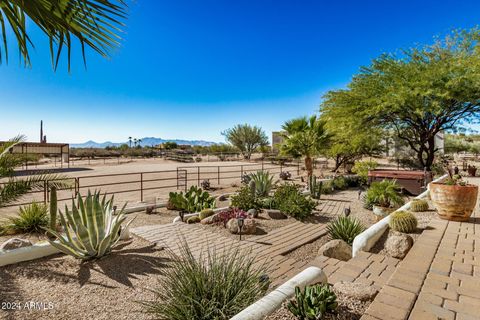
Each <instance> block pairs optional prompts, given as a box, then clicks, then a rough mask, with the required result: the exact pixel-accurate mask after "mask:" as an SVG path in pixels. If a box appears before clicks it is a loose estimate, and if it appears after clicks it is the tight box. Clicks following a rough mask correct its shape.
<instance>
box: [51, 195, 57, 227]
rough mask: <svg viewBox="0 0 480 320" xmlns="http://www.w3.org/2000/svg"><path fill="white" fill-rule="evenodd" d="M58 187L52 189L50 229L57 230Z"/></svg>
mask: <svg viewBox="0 0 480 320" xmlns="http://www.w3.org/2000/svg"><path fill="white" fill-rule="evenodd" d="M57 212H58V208H57V187H55V186H53V187H52V188H51V189H50V229H52V230H56V229H57Z"/></svg>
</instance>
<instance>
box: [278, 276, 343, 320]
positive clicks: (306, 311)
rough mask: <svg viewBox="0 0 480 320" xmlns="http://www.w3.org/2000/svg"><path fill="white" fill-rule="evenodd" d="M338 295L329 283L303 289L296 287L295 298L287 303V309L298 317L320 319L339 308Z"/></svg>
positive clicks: (310, 319)
mask: <svg viewBox="0 0 480 320" xmlns="http://www.w3.org/2000/svg"><path fill="white" fill-rule="evenodd" d="M337 306H338V303H337V296H336V295H335V293H334V292H333V290H332V289H331V288H330V286H329V285H328V284H316V285H311V286H310V285H309V286H306V287H305V288H304V289H303V290H301V289H300V288H299V287H296V288H295V299H293V300H291V301H289V302H288V304H287V309H288V310H289V311H290V312H291V313H292V314H293V315H294V316H295V317H297V319H300V320H304V319H308V320H318V319H322V318H323V317H324V316H325V314H326V313H330V312H334V311H335V309H336V308H337Z"/></svg>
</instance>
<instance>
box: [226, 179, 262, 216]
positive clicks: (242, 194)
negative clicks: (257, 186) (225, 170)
mask: <svg viewBox="0 0 480 320" xmlns="http://www.w3.org/2000/svg"><path fill="white" fill-rule="evenodd" d="M232 206H233V207H237V208H240V209H242V210H245V211H248V210H250V209H260V203H259V202H258V201H257V197H256V196H255V194H254V193H253V192H252V190H251V189H250V186H249V185H244V186H242V187H241V188H240V190H239V191H238V193H237V194H235V195H233V196H232Z"/></svg>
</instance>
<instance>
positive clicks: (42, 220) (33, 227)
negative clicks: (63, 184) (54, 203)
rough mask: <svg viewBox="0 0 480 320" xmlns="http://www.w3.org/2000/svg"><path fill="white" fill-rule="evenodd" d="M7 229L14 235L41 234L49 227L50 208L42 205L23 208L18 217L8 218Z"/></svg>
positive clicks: (34, 204)
mask: <svg viewBox="0 0 480 320" xmlns="http://www.w3.org/2000/svg"><path fill="white" fill-rule="evenodd" d="M8 221H9V223H8V224H7V225H6V226H5V229H6V230H8V231H9V232H13V233H29V232H41V231H43V230H42V228H44V227H46V226H48V222H49V219H48V208H47V206H45V205H44V204H41V203H36V202H34V203H32V204H30V205H28V206H24V207H21V208H20V210H19V213H18V216H17V217H10V218H8Z"/></svg>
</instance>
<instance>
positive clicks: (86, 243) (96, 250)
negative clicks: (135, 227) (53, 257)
mask: <svg viewBox="0 0 480 320" xmlns="http://www.w3.org/2000/svg"><path fill="white" fill-rule="evenodd" d="M124 209H125V206H124V207H123V208H122V209H121V210H120V211H119V212H117V213H115V212H114V210H113V197H112V198H111V199H110V200H108V201H107V200H106V196H105V195H104V196H103V197H102V199H100V192H95V193H94V194H92V193H91V192H90V191H88V194H87V196H86V197H85V199H82V197H81V196H80V194H78V196H77V199H76V202H75V200H74V199H72V208H71V209H69V208H68V207H67V206H66V205H65V213H62V212H61V211H59V217H60V224H61V225H62V227H63V232H64V233H65V234H60V233H59V232H58V231H57V230H54V229H50V228H45V229H46V230H47V232H49V233H51V234H52V235H53V236H55V237H56V239H57V240H58V242H57V241H54V240H51V239H48V241H49V242H50V244H51V245H52V246H54V247H55V248H57V249H58V250H60V251H61V252H63V253H65V254H69V255H71V256H74V257H75V258H79V259H82V260H88V259H94V258H100V257H102V256H104V255H106V254H108V253H110V251H111V250H112V247H113V246H115V245H116V244H117V242H118V240H119V239H120V230H121V227H122V223H123V222H125V220H126V215H125V213H124ZM130 222H131V221H130ZM130 222H128V223H127V224H126V225H125V228H128V225H129V224H130Z"/></svg>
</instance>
